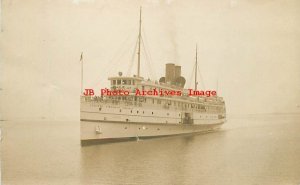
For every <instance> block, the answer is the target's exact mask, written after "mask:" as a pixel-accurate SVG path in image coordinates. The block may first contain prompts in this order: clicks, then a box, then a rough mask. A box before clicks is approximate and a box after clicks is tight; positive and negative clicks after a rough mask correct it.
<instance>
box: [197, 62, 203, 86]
mask: <svg viewBox="0 0 300 185" xmlns="http://www.w3.org/2000/svg"><path fill="white" fill-rule="evenodd" d="M197 68H198V72H199V76H200V79H201V84H202V85H203V89H205V84H204V80H203V78H202V74H201V71H200V68H199V65H198V66H197Z"/></svg>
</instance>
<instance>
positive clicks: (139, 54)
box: [137, 7, 142, 77]
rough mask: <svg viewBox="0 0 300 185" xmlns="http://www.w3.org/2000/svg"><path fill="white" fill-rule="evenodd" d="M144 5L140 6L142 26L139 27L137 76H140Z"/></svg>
mask: <svg viewBox="0 0 300 185" xmlns="http://www.w3.org/2000/svg"><path fill="white" fill-rule="evenodd" d="M141 31H142V7H140V27H139V50H138V68H137V76H138V77H140V65H141V64H140V63H141V38H142V34H141Z"/></svg>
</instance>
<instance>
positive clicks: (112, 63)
mask: <svg viewBox="0 0 300 185" xmlns="http://www.w3.org/2000/svg"><path fill="white" fill-rule="evenodd" d="M130 36H131V35H130V34H129V36H128V37H127V38H126V40H125V41H126V42H127V41H128V40H129V37H130ZM126 42H123V43H122V44H121V46H123V45H124V44H125V43H126ZM120 49H121V48H119V50H120ZM126 52H127V50H126V49H125V50H123V52H122V53H119V55H118V57H116V56H117V55H115V56H114V57H113V58H112V59H111V60H109V61H108V62H107V65H106V67H104V69H105V71H102V72H101V76H100V75H99V77H98V78H97V79H99V78H101V77H102V76H103V74H106V73H108V72H110V71H111V70H112V68H114V67H115V66H117V65H118V64H120V63H121V62H122V60H117V59H119V58H121V57H122V56H123V55H124V54H125V53H126ZM101 79H102V78H101ZM103 80H104V79H102V80H101V81H98V82H95V83H94V85H98V84H100V82H103Z"/></svg>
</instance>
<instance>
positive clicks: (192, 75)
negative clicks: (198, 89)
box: [188, 64, 196, 88]
mask: <svg viewBox="0 0 300 185" xmlns="http://www.w3.org/2000/svg"><path fill="white" fill-rule="evenodd" d="M195 68H196V64H194V67H193V71H192V73H191V77H190V78H189V84H188V87H189V88H191V85H192V82H193V77H194V71H195Z"/></svg>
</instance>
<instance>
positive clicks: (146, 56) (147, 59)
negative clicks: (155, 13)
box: [142, 38, 156, 79]
mask: <svg viewBox="0 0 300 185" xmlns="http://www.w3.org/2000/svg"><path fill="white" fill-rule="evenodd" d="M142 44H143V48H144V52H145V58H146V61H147V64H148V66H149V71H148V72H149V73H150V74H149V76H150V77H151V78H152V79H156V76H155V75H154V74H153V70H152V67H151V62H150V59H149V56H148V53H147V51H146V48H145V43H144V39H143V38H142Z"/></svg>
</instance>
